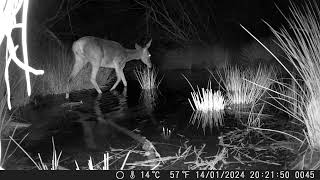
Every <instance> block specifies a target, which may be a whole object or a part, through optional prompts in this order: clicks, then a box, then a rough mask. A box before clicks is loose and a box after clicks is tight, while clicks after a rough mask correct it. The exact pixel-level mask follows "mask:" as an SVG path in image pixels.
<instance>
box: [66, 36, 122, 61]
mask: <svg viewBox="0 0 320 180" xmlns="http://www.w3.org/2000/svg"><path fill="white" fill-rule="evenodd" d="M72 50H73V52H74V54H78V55H81V56H82V57H84V58H85V59H86V60H87V61H88V62H91V61H92V60H93V61H100V65H101V66H109V65H110V64H112V61H113V60H114V59H115V58H116V57H117V58H120V59H122V58H125V57H124V56H125V48H124V47H123V46H122V45H121V44H119V43H118V42H115V41H110V40H104V39H100V38H96V37H92V36H86V37H82V38H80V39H79V40H77V41H75V42H74V43H73V46H72ZM101 61H102V62H101Z"/></svg>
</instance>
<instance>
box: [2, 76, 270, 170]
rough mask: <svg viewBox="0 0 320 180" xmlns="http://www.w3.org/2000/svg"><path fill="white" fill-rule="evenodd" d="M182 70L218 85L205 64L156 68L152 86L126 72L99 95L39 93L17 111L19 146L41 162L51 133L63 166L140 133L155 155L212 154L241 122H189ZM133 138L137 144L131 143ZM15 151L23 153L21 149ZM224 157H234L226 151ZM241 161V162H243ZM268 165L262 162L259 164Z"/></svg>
mask: <svg viewBox="0 0 320 180" xmlns="http://www.w3.org/2000/svg"><path fill="white" fill-rule="evenodd" d="M182 74H184V75H185V76H186V77H187V78H188V80H189V81H190V83H191V84H192V85H193V86H194V87H196V85H198V86H199V87H200V88H201V87H207V84H208V80H209V79H210V78H211V82H212V83H213V84H212V89H214V90H217V89H218V85H217V84H216V83H214V82H215V81H214V80H213V79H212V77H211V75H210V73H209V72H208V71H206V70H197V71H181V70H175V71H166V72H161V73H160V75H164V78H163V80H162V82H161V84H160V87H159V89H158V90H156V91H152V92H150V91H144V90H141V89H140V86H139V84H138V82H137V81H136V80H135V77H134V75H133V73H127V74H126V77H127V80H128V87H127V88H124V87H123V86H122V85H120V86H118V88H117V89H116V90H115V91H112V92H110V91H109V90H108V89H109V88H110V87H108V86H107V87H105V88H104V89H103V94H102V95H98V94H97V93H96V92H95V91H94V90H86V91H81V92H74V93H71V94H70V99H69V100H66V99H65V98H64V95H59V96H57V95H55V96H47V97H43V98H42V99H41V100H38V101H37V102H36V103H34V104H30V105H28V106H26V107H25V108H24V109H23V111H22V113H21V116H22V117H23V118H24V120H26V121H27V122H31V123H32V125H31V126H30V127H29V128H28V129H27V130H26V131H24V133H21V134H25V132H27V133H28V136H27V137H26V139H25V140H24V141H23V143H22V146H23V148H24V149H25V150H26V151H27V152H28V153H29V154H30V155H31V156H32V157H36V158H37V156H38V153H40V154H41V156H42V159H45V160H44V161H45V162H50V161H51V158H52V138H54V144H55V148H56V150H57V151H58V152H60V151H63V154H62V159H63V160H61V161H60V162H61V163H60V164H62V165H63V166H64V167H67V168H69V169H75V164H74V160H77V162H79V164H81V165H80V166H87V160H88V159H89V157H93V158H94V159H96V161H98V160H99V161H101V160H102V158H103V153H105V152H106V151H108V152H113V150H114V149H118V150H125V149H128V148H131V149H132V148H133V147H135V150H141V139H143V138H144V137H145V138H146V139H148V140H149V141H151V142H152V143H153V145H154V146H155V147H156V150H157V151H158V152H159V153H160V155H161V157H167V156H174V155H175V154H176V153H178V151H179V148H180V147H186V146H185V145H188V146H190V145H193V146H195V147H197V148H200V147H201V146H202V145H203V144H206V146H205V149H204V152H206V154H205V157H209V156H214V155H216V153H217V152H218V150H219V149H220V150H221V147H220V146H219V139H218V137H219V136H220V135H222V134H225V133H227V132H229V131H230V130H235V129H237V128H240V129H241V126H242V127H243V125H241V123H240V121H239V120H236V118H235V117H232V116H229V115H228V113H227V112H226V114H225V115H224V122H223V126H222V127H216V126H215V125H212V124H211V127H210V124H209V125H206V127H202V124H201V123H200V124H199V123H198V122H199V121H198V122H196V123H195V124H192V123H191V120H192V118H193V115H194V114H193V110H192V108H191V106H190V104H189V102H188V98H190V97H191V95H190V92H191V91H192V89H191V87H190V85H189V84H188V82H187V81H186V80H185V79H184V77H183V76H182ZM111 85H112V83H111ZM111 85H109V86H111ZM97 109H99V111H101V115H98V114H97V113H96V112H97ZM245 116H247V115H245ZM245 119H246V118H245ZM164 130H166V131H169V130H170V132H171V134H170V136H164V135H163V131H164ZM244 132H246V130H244ZM18 136H19V135H18ZM249 139H251V138H250V137H249ZM258 140H259V139H258ZM250 141H251V140H250ZM253 141H254V139H253ZM139 144H140V146H137V145H139ZM18 151H19V150H18ZM20 153H21V151H20ZM20 156H21V157H26V156H25V155H24V154H20ZM266 156H268V155H266ZM123 158H124V157H122V159H123ZM19 159H22V158H19ZM138 160H140V161H142V160H146V158H145V157H142V158H141V157H138V156H134V155H132V156H130V158H129V160H128V161H130V162H135V161H138ZM193 160H194V158H193ZM229 160H231V161H235V159H233V158H231V159H230V157H229ZM21 161H24V162H23V163H24V166H30V167H32V166H33V168H34V165H32V163H31V161H30V160H28V159H26V158H25V159H23V160H21ZM26 162H27V163H26ZM23 163H22V164H23ZM8 164H10V163H8ZM26 164H27V165H26ZM240 164H241V163H240ZM11 166H13V167H12V169H15V167H14V166H17V165H14V164H11ZM241 166H243V167H242V168H247V167H245V165H244V164H242V165H241ZM249 166H251V165H249ZM252 167H256V168H257V167H258V166H251V168H252ZM272 167H273V166H272V165H268V166H265V164H263V163H262V166H261V165H260V167H259V168H262V169H265V168H272ZM112 168H113V169H118V168H120V167H119V166H113V167H112ZM161 168H162V169H186V168H187V166H186V165H185V164H184V163H180V164H179V163H176V164H175V165H169V166H163V167H161ZM230 168H238V165H236V166H234V165H233V164H231V165H230Z"/></svg>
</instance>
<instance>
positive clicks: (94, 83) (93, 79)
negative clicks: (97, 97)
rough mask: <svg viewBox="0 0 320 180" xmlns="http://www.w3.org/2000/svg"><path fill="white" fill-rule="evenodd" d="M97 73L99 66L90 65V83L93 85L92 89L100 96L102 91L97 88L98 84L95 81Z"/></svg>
mask: <svg viewBox="0 0 320 180" xmlns="http://www.w3.org/2000/svg"><path fill="white" fill-rule="evenodd" d="M98 71H99V66H95V65H92V70H91V78H90V81H91V83H92V84H93V87H94V88H95V89H96V90H97V92H98V93H99V94H101V93H102V91H101V89H100V88H99V86H98V84H97V81H96V77H97V74H98Z"/></svg>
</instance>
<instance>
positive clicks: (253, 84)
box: [210, 65, 276, 106]
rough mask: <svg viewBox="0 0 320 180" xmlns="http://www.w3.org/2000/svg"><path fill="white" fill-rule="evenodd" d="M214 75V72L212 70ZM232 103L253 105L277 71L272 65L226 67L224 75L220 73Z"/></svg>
mask: <svg viewBox="0 0 320 180" xmlns="http://www.w3.org/2000/svg"><path fill="white" fill-rule="evenodd" d="M210 73H211V74H212V75H213V73H212V72H210ZM218 74H219V76H220V78H221V80H222V83H223V85H224V88H225V90H226V96H227V100H228V103H229V104H230V105H241V106H247V105H248V106H252V105H253V104H255V103H256V102H257V101H258V100H260V99H261V97H262V96H263V95H264V93H265V92H266V88H264V87H268V88H269V87H270V86H271V85H272V83H273V81H272V79H274V78H275V77H276V73H275V72H274V71H273V69H272V67H266V66H260V65H259V66H258V67H257V69H253V68H248V69H241V68H239V67H237V66H234V67H231V66H228V67H225V68H224V70H223V75H221V73H218Z"/></svg>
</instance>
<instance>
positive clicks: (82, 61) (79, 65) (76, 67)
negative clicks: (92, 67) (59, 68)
mask: <svg viewBox="0 0 320 180" xmlns="http://www.w3.org/2000/svg"><path fill="white" fill-rule="evenodd" d="M74 60H75V62H74V65H73V68H72V71H71V74H70V76H69V78H68V82H67V87H68V90H67V92H66V98H67V99H69V93H70V91H71V89H70V84H71V82H72V80H73V79H74V78H75V77H76V76H77V74H78V73H79V72H80V70H81V69H82V68H83V66H84V65H86V63H87V61H85V59H83V58H82V57H80V56H79V55H77V54H75V55H74Z"/></svg>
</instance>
